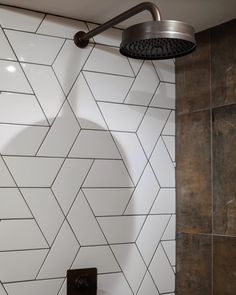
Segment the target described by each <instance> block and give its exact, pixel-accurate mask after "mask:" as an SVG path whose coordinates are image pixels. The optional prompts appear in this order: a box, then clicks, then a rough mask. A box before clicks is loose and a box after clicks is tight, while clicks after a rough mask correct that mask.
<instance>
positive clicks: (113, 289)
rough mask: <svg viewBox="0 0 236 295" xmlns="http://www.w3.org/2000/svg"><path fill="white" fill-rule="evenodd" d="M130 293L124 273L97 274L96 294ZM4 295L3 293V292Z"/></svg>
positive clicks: (127, 294)
mask: <svg viewBox="0 0 236 295" xmlns="http://www.w3.org/2000/svg"><path fill="white" fill-rule="evenodd" d="M111 294H112V295H121V294H124V295H132V294H133V292H132V291H131V289H130V287H129V285H128V283H127V281H126V279H125V278H124V275H123V274H122V273H112V274H103V275H98V290H97V295H111ZM4 295H5V294H4Z"/></svg>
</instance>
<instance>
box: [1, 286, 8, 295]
mask: <svg viewBox="0 0 236 295" xmlns="http://www.w3.org/2000/svg"><path fill="white" fill-rule="evenodd" d="M0 295H7V293H6V291H5V289H4V288H3V286H2V284H0Z"/></svg>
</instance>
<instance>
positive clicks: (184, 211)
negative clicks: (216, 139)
mask: <svg viewBox="0 0 236 295" xmlns="http://www.w3.org/2000/svg"><path fill="white" fill-rule="evenodd" d="M176 159H177V167H176V181H177V189H176V191H177V202H176V203H177V232H188V233H211V232H212V191H211V128H210V111H201V112H196V113H192V114H185V115H181V116H178V117H177V139H176Z"/></svg>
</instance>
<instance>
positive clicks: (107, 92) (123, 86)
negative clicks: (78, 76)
mask: <svg viewBox="0 0 236 295" xmlns="http://www.w3.org/2000/svg"><path fill="white" fill-rule="evenodd" d="M83 73H84V76H85V78H86V80H87V81H88V84H89V87H90V89H91V91H92V93H93V95H94V97H95V99H96V100H98V101H99V100H100V101H107V102H118V103H122V102H123V101H124V99H125V97H126V95H127V93H128V92H129V90H130V87H131V85H132V83H133V81H134V78H130V77H123V76H115V75H108V74H103V73H94V72H86V71H84V72H83Z"/></svg>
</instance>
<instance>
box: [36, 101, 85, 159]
mask: <svg viewBox="0 0 236 295" xmlns="http://www.w3.org/2000/svg"><path fill="white" fill-rule="evenodd" d="M79 131H80V126H79V124H78V122H77V120H76V118H75V116H74V114H73V112H72V110H71V108H70V106H69V104H68V102H65V104H64V105H63V107H62V109H61V111H60V113H59V114H58V116H57V118H56V120H55V121H54V123H53V125H52V127H51V128H50V130H49V132H48V134H47V136H46V138H45V139H44V142H43V144H42V146H41V147H40V150H39V151H38V156H51V157H65V156H66V155H67V154H68V153H69V150H70V149H71V147H72V145H73V143H74V141H75V138H76V136H77V135H78V133H79ZM62 134H63V136H62Z"/></svg>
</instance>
